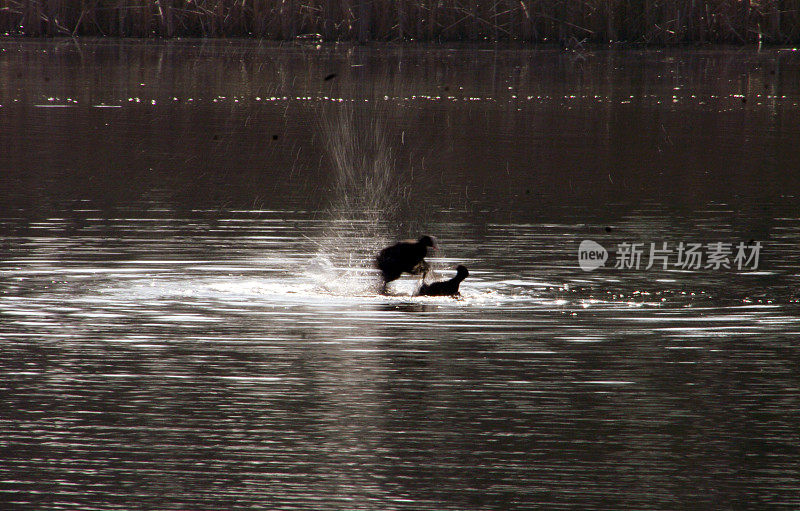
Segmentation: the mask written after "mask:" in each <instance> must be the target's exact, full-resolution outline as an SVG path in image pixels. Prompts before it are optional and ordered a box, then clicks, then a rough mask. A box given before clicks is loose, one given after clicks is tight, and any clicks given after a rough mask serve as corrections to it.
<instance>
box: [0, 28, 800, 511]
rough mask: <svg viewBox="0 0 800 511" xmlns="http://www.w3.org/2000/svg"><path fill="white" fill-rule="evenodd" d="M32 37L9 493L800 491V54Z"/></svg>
mask: <svg viewBox="0 0 800 511" xmlns="http://www.w3.org/2000/svg"><path fill="white" fill-rule="evenodd" d="M0 50H2V51H1V52H0V147H2V150H1V151H0V184H1V189H2V195H1V196H0V206H1V207H0V235H2V244H1V245H0V452H1V453H2V458H0V501H2V502H4V503H5V504H4V509H6V508H8V509H81V510H87V509H126V510H127V509H193V510H194V509H209V510H211V509H214V510H216V509H287V510H289V509H291V510H301V509H359V510H361V509H375V510H390V509H409V510H410V509H452V510H463V509H537V508H538V509H573V510H586V509H603V510H607V509H664V510H667V509H669V510H673V509H753V510H756V509H758V510H761V509H797V508H798V507H800V452H798V451H799V450H800V449H799V448H798V446H800V428H798V423H799V422H800V369H799V368H798V363H799V362H800V356H799V355H800V349H798V340H797V339H798V334H800V315H799V314H798V313H799V312H800V304H799V303H798V299H799V298H800V296H799V295H798V291H797V288H798V270H799V269H800V259H799V258H798V249H800V215H799V214H798V211H800V208H799V206H800V199H798V194H799V193H800V176H798V173H797V170H796V169H797V164H798V161H800V144H798V142H799V141H800V81H799V80H798V77H800V56H798V55H797V52H791V51H781V50H769V51H764V52H761V53H756V52H753V51H750V50H746V51H745V50H724V49H723V50H686V51H682V52H674V51H667V52H665V51H647V52H639V51H630V52H608V51H595V52H591V53H586V54H574V53H560V52H557V51H552V50H537V51H507V50H492V49H461V50H446V51H445V50H425V49H408V48H406V49H402V48H393V47H384V48H373V49H369V48H355V49H348V48H340V49H336V48H332V47H331V48H328V47H326V48H322V49H315V48H311V47H296V46H292V47H285V48H276V47H269V46H257V45H254V44H251V43H248V44H239V43H223V42H208V43H205V44H196V43H151V42H142V43H138V42H137V43H122V44H115V43H108V44H106V43H102V44H100V43H86V44H83V45H80V46H76V45H74V44H72V43H66V44H53V43H32V42H24V43H18V42H13V41H4V42H3V41H0ZM334 73H335V74H336V76H335V77H331V76H330V75H331V74H334ZM325 77H328V78H329V79H328V80H325ZM421 233H428V234H433V235H436V236H438V238H439V244H440V246H441V251H440V252H439V253H438V254H437V255H436V257H434V258H432V259H431V262H432V263H433V264H434V266H435V267H436V268H437V271H438V274H439V276H440V277H442V278H443V277H449V276H450V275H451V274H452V272H453V270H452V268H453V267H454V266H455V265H456V264H458V263H464V264H466V265H467V266H468V267H469V268H470V271H471V276H470V278H469V279H467V280H466V281H465V282H464V283H463V284H462V294H463V296H462V298H460V299H451V298H416V297H412V296H411V293H412V292H413V290H414V286H415V281H414V279H413V278H410V277H409V278H405V279H404V280H403V281H402V282H397V283H396V284H395V285H394V287H393V292H394V295H393V296H389V297H383V296H378V295H376V293H375V275H374V273H373V272H372V270H370V269H369V261H370V259H371V257H372V254H373V253H374V252H375V251H376V250H377V249H378V248H379V247H381V246H382V245H383V244H385V243H387V242H389V241H390V240H394V239H397V238H402V237H408V236H417V235H419V234H421ZM583 240H593V241H595V242H597V243H599V244H600V245H602V246H603V247H605V248H607V249H608V250H609V251H610V252H611V254H610V256H609V261H608V262H607V264H606V267H603V268H599V269H596V270H594V271H592V272H586V271H583V270H582V269H580V268H579V266H578V246H579V244H580V243H581V241H583ZM663 242H667V243H668V246H667V247H668V250H669V251H670V254H669V257H670V259H669V260H668V264H669V266H668V269H667V270H664V269H663V268H661V265H660V263H659V262H658V260H657V261H656V265H655V268H650V269H645V267H646V266H647V262H648V256H649V253H650V243H656V244H657V245H656V246H657V247H659V248H660V247H661V246H662V245H661V244H662V243H663ZM756 242H758V243H760V245H761V248H760V253H759V256H760V257H759V261H758V264H757V265H756V264H754V263H753V261H751V262H750V264H743V268H742V269H741V270H740V269H738V268H737V264H736V262H735V256H736V254H737V246H738V244H739V243H742V244H743V249H744V250H745V251H746V255H750V254H751V253H752V251H753V247H754V246H755V244H756ZM624 243H643V244H644V254H643V256H642V262H641V266H640V268H639V269H636V268H618V269H616V268H613V266H614V264H615V263H616V262H617V261H619V260H620V258H621V257H623V249H622V248H621V244H624ZM679 243H684V246H686V245H688V244H690V243H701V244H703V247H702V252H703V255H704V257H707V256H708V253H709V252H710V251H711V248H709V247H708V246H707V244H714V243H730V244H731V246H730V252H729V256H728V258H727V262H728V265H729V266H731V268H730V269H725V268H719V269H715V268H714V267H713V265H712V266H711V267H709V268H706V267H705V266H706V265H707V262H708V260H707V259H703V261H702V265H701V267H700V268H681V267H676V266H675V263H676V262H677V246H678V244H679ZM723 247H726V246H723ZM743 262H746V261H743ZM657 268H660V269H657Z"/></svg>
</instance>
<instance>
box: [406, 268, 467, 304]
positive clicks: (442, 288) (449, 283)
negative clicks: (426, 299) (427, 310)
mask: <svg viewBox="0 0 800 511" xmlns="http://www.w3.org/2000/svg"><path fill="white" fill-rule="evenodd" d="M467 277H469V271H468V270H467V268H466V266H464V265H461V264H459V265H458V266H456V276H455V277H453V278H452V279H450V280H442V281H440V282H434V283H433V284H422V286H421V287H420V288H419V291H417V295H418V296H456V295H458V286H459V285H460V284H461V281H462V280H464V279H465V278H467Z"/></svg>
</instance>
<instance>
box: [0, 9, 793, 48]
mask: <svg viewBox="0 0 800 511" xmlns="http://www.w3.org/2000/svg"><path fill="white" fill-rule="evenodd" d="M0 34H7V35H27V36H63V35H72V36H83V35H86V36H124V37H178V36H182V37H262V38H267V39H273V40H292V39H295V38H296V37H298V36H301V37H302V36H306V37H307V38H309V39H311V40H312V41H315V40H317V39H323V40H325V41H343V40H347V41H369V40H380V41H405V40H415V41H432V42H440V41H513V40H517V41H533V42H560V43H562V44H578V43H580V42H583V41H587V42H608V41H626V42H634V43H652V44H672V43H684V42H695V43H700V42H714V43H755V42H765V43H776V44H787V43H797V42H800V0H0ZM314 34H319V37H317V36H315V35H314Z"/></svg>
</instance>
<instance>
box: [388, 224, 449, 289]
mask: <svg viewBox="0 0 800 511" xmlns="http://www.w3.org/2000/svg"><path fill="white" fill-rule="evenodd" d="M428 247H431V248H432V249H433V250H436V241H435V240H434V239H433V238H431V237H430V236H423V237H421V238H420V239H418V240H417V241H413V240H407V241H401V242H399V243H396V244H394V245H392V246H391V247H386V248H384V249H383V250H381V251H380V253H378V257H377V258H376V259H375V262H376V265H377V267H378V269H379V270H380V271H381V276H382V277H383V289H382V292H383V293H384V294H386V285H387V284H388V283H389V282H391V281H393V280H397V279H399V278H400V275H402V274H403V273H410V274H412V275H420V274H423V275H424V274H425V273H426V272H427V271H428V269H429V268H430V266H429V265H428V263H426V262H425V256H426V255H428Z"/></svg>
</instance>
